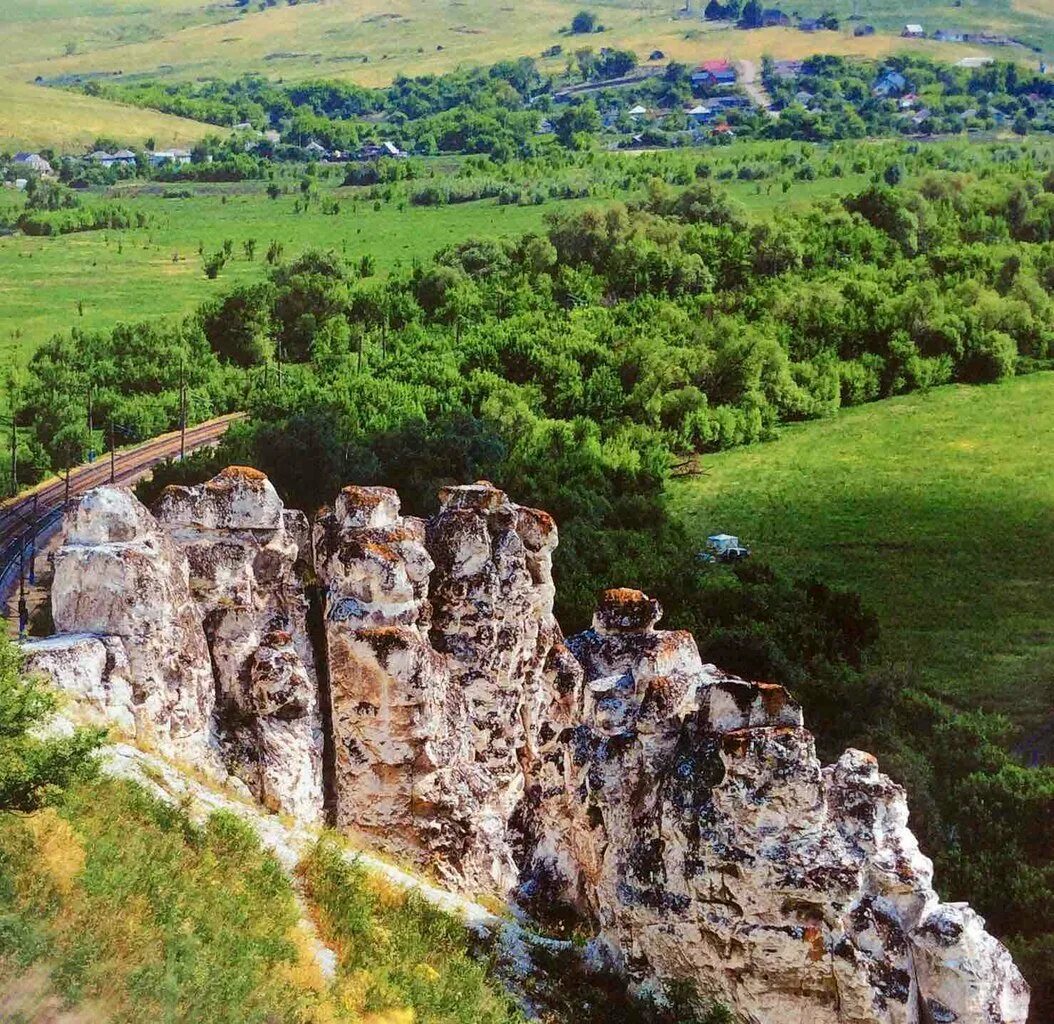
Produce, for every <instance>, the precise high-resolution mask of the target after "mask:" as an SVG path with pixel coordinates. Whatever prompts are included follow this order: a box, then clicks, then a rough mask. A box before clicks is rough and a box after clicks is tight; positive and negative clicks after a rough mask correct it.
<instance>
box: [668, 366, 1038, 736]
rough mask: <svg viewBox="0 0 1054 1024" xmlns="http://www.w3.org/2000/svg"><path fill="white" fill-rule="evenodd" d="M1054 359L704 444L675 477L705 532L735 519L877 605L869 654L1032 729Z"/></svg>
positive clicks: (886, 666)
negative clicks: (697, 466)
mask: <svg viewBox="0 0 1054 1024" xmlns="http://www.w3.org/2000/svg"><path fill="white" fill-rule="evenodd" d="M1052 447H1054V374H1050V373H1042V374H1036V375H1033V376H1030V377H1024V378H1016V379H1013V380H1010V381H1008V382H1005V383H1002V384H998V385H993V386H990V387H982V388H976V387H947V388H940V389H936V390H934V391H932V392H930V393H928V394H925V393H923V394H915V395H910V396H907V397H903V398H895V399H890V400H887V401H884V402H880V403H877V404H873V405H867V406H863V407H859V408H855V409H851V410H846V411H844V412H842V413H840V414H839V415H838V416H837V417H835V418H833V419H829V420H825V421H821V422H814V423H810V424H806V425H802V426H799V427H793V428H789V429H787V430H785V431H784V432H783V435H782V437H781V438H780V439H779V440H778V441H775V442H773V443H770V444H764V445H754V446H752V447H749V448H743V449H737V450H733V451H729V452H724V453H721V454H718V455H713V456H708V457H706V458H705V459H704V463H703V466H704V471H703V473H702V474H701V475H700V476H698V477H695V478H692V479H689V480H685V481H679V482H677V483H676V484H675V485H674V486H673V487H672V489H671V490H672V501H673V506H674V509H675V510H676V512H677V514H678V515H680V516H681V517H682V518H683V520H684V521H685V522H686V523H687V524H689V525H690V527H691V529H692V530H693V532H694V533H695V534H696V535H697V536H698V537H699V538H700V541H701V540H702V539H703V538H704V537H705V536H706V535H707V534H710V533H715V532H720V531H725V532H729V533H735V534H738V535H739V536H740V538H741V539H742V540H743V541H745V542H746V543H747V544H749V545H752V546H753V549H754V552H755V553H756V555H757V556H758V557H760V558H762V559H764V560H765V561H767V562H770V563H771V564H773V565H775V566H777V567H779V568H781V569H785V570H787V571H789V572H791V573H793V574H795V575H808V574H815V575H816V576H818V577H819V578H821V579H823V580H825V581H827V582H829V583H832V584H837V585H839V586H843V587H847V588H849V589H852V590H857V591H859V592H860V593H861V595H862V596H863V598H864V601H865V602H866V603H867V604H869V605H871V606H872V607H873V608H874V609H875V610H876V611H877V613H878V615H879V618H880V624H881V631H882V632H881V639H880V641H879V645H878V650H877V651H876V658H875V664H876V667H877V668H878V670H879V671H881V672H883V673H889V674H890V675H891V676H892V677H894V678H895V679H899V680H902V681H904V682H908V683H915V684H919V685H921V686H923V687H925V688H927V689H929V690H931V691H933V692H937V693H940V694H942V695H944V696H946V697H947V698H949V699H950V700H952V701H953V702H954V703H955V704H956V705H958V706H960V707H962V708H969V707H975V706H977V707H983V708H985V709H989V710H995V711H1001V712H1004V713H1006V714H1008V715H1010V716H1011V717H1012V718H1013V719H1015V720H1016V721H1017V722H1018V723H1020V724H1022V725H1024V726H1026V729H1030V728H1032V727H1034V726H1036V725H1038V724H1039V723H1040V722H1041V721H1043V720H1044V719H1045V718H1047V717H1049V716H1050V714H1051V709H1052V708H1054V544H1052V542H1051V538H1052V536H1054V474H1052V473H1050V472H1048V471H1047V469H1048V467H1049V460H1050V452H1051V450H1052Z"/></svg>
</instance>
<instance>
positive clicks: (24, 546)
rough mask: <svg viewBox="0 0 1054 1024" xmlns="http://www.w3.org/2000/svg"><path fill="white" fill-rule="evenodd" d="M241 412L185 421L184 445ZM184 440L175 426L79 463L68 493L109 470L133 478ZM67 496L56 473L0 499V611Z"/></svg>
mask: <svg viewBox="0 0 1054 1024" xmlns="http://www.w3.org/2000/svg"><path fill="white" fill-rule="evenodd" d="M244 417H245V414H244V413H231V414H229V415H227V416H220V417H217V418H216V419H213V420H207V421H206V422H205V423H199V424H197V425H196V426H193V427H187V429H186V439H185V445H186V450H187V451H188V452H191V451H196V450H198V449H200V448H204V447H206V446H207V445H210V444H214V443H215V442H216V441H218V440H219V439H220V438H221V437H223V435H224V434H225V433H226V432H227V430H228V429H229V428H230V426H231V424H232V423H236V422H237V421H238V420H241V419H244ZM183 443H184V442H183V439H182V438H181V434H180V431H178V430H175V431H173V432H172V433H170V434H162V435H161V436H160V437H155V438H152V439H151V440H149V441H144V442H143V443H142V444H139V445H136V446H134V447H132V448H125V449H123V450H122V451H119V452H115V453H114V456H113V459H112V464H111V459H110V458H109V457H108V456H107V457H105V458H103V459H100V460H99V461H97V462H91V463H87V464H85V465H83V466H78V467H76V468H75V469H72V470H70V473H69V481H68V488H69V491H68V497H69V498H74V497H76V496H77V495H79V494H83V493H84V492H85V491H89V490H91V489H92V488H93V487H98V486H99V485H100V484H107V483H109V482H110V480H111V475H112V479H113V481H114V482H115V483H124V484H127V483H133V482H134V481H136V480H138V479H140V478H141V477H143V476H145V475H146V474H147V473H148V472H149V471H150V470H151V469H152V468H153V467H154V466H156V465H157V464H158V463H159V462H162V461H164V460H165V459H170V458H173V457H174V456H176V455H178V454H179V453H180V449H181V446H182V445H183ZM66 499H67V479H66V478H65V477H61V478H53V479H51V480H48V481H46V482H45V483H43V484H40V485H39V486H37V487H35V488H34V489H33V490H32V491H30V492H28V493H27V494H23V495H20V496H19V497H18V498H15V499H12V500H10V501H7V502H5V503H3V504H0V615H2V614H3V609H4V607H5V606H6V604H7V602H8V601H9V600H10V598H11V596H12V594H13V592H14V590H15V588H16V587H17V585H18V582H19V578H20V571H21V567H22V566H23V565H24V564H25V562H26V559H27V558H28V557H29V555H30V554H31V553H32V551H33V549H34V547H35V545H36V544H37V543H38V542H40V541H42V540H44V539H46V538H47V536H48V535H49V534H50V532H51V531H52V529H53V528H55V527H56V526H57V525H58V523H59V522H60V520H61V518H62V512H63V510H64V509H65V507H66Z"/></svg>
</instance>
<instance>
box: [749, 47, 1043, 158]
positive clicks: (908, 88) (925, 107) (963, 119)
mask: <svg viewBox="0 0 1054 1024" xmlns="http://www.w3.org/2000/svg"><path fill="white" fill-rule="evenodd" d="M762 78H763V81H764V83H765V86H766V88H767V89H768V90H769V92H770V94H771V95H772V98H773V102H774V104H775V106H776V107H777V108H778V109H779V110H780V117H779V119H778V120H776V121H773V122H772V123H770V124H768V125H765V126H764V128H763V135H764V136H765V137H767V138H794V139H810V140H813V141H822V140H828V139H837V138H860V137H863V136H864V135H896V134H902V135H932V134H937V133H959V132H963V131H971V130H992V129H997V128H1013V129H1014V130H1015V131H1017V132H1018V133H1019V134H1022V135H1023V134H1026V133H1027V132H1029V131H1050V130H1051V129H1054V83H1052V82H1051V81H1050V76H1049V75H1044V74H1040V73H1038V72H1035V71H1030V70H1025V69H1023V68H1021V67H1020V65H1018V64H1016V63H1012V62H1010V61H999V62H995V63H992V64H990V65H988V66H985V67H980V68H962V67H956V66H953V65H949V64H942V63H938V62H936V61H932V60H929V59H927V58H925V57H921V56H917V55H909V54H902V55H899V56H896V57H890V58H888V59H887V60H885V61H884V62H882V63H875V62H872V61H854V60H849V59H847V58H845V57H833V56H827V55H817V56H813V57H809V58H808V59H806V60H805V61H804V62H803V63H802V66H801V69H800V71H798V72H797V73H794V74H789V75H788V74H781V73H780V70H779V67H778V65H777V64H776V62H775V61H772V60H768V59H766V60H765V61H764V62H763V65H762Z"/></svg>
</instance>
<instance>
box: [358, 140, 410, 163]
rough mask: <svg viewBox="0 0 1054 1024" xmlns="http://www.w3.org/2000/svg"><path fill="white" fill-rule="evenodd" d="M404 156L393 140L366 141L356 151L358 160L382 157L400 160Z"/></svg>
mask: <svg viewBox="0 0 1054 1024" xmlns="http://www.w3.org/2000/svg"><path fill="white" fill-rule="evenodd" d="M405 156H406V154H405V153H404V152H403V151H402V150H401V149H400V148H399V147H398V146H397V145H396V144H395V143H394V142H367V143H366V145H365V146H363V147H362V148H361V149H360V150H359V152H358V159H359V160H380V159H381V158H382V157H390V158H391V159H393V160H400V159H402V158H403V157H405Z"/></svg>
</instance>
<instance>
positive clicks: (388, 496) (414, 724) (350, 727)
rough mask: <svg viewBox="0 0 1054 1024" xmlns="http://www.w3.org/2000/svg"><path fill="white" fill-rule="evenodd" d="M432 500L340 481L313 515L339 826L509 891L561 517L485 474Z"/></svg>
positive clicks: (549, 639)
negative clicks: (515, 497)
mask: <svg viewBox="0 0 1054 1024" xmlns="http://www.w3.org/2000/svg"><path fill="white" fill-rule="evenodd" d="M440 503H441V508H440V511H439V513H438V514H437V515H436V516H435V517H433V519H432V520H430V521H429V522H428V523H427V524H426V523H425V522H424V521H423V520H420V519H414V518H410V517H403V516H400V514H399V507H400V506H399V499H398V496H397V495H396V494H395V492H393V491H391V490H389V489H387V488H381V487H348V488H346V489H345V490H344V491H342V492H341V494H340V495H339V497H338V498H337V501H336V502H335V504H334V508H333V509H332V510H324V512H323V513H322V514H321V515H320V516H319V518H318V520H317V522H316V526H315V565H316V569H317V572H318V575H319V578H320V579H321V580H322V581H323V583H324V584H325V586H326V591H327V598H326V609H325V620H326V640H327V648H328V658H329V669H330V686H331V693H332V705H333V730H334V745H335V749H336V769H337V785H336V790H337V822H338V824H339V825H340V826H341V827H343V828H346V829H349V830H353V831H356V832H359V833H364V834H366V835H369V836H371V837H373V838H374V839H376V840H379V841H380V842H382V843H384V845H386V846H388V847H389V848H393V847H394V848H395V849H396V850H398V851H399V852H403V853H409V854H411V855H413V856H416V857H418V858H419V859H420V858H425V859H429V860H431V861H433V862H434V863H435V864H436V866H437V867H439V868H440V870H443V869H446V870H447V871H452V872H453V873H454V876H455V877H457V878H459V879H460V880H461V881H462V882H463V883H468V884H471V885H474V886H476V887H484V888H487V889H505V890H507V889H508V888H510V887H511V886H512V885H513V884H514V883H515V879H516V867H515V863H514V860H513V856H512V848H511V838H510V833H509V822H510V819H511V818H512V816H513V813H514V811H515V810H516V808H517V806H518V805H519V803H520V801H521V798H522V793H523V782H524V768H523V762H524V761H525V760H527V759H529V758H530V756H531V753H530V732H531V724H532V722H533V720H534V719H535V718H536V717H537V715H536V706H537V704H538V702H539V701H540V699H541V694H542V673H543V670H544V667H545V664H546V659H547V657H548V653H549V650H550V648H551V647H552V645H553V643H554V641H555V639H556V638H557V637H558V630H557V628H556V623H555V620H554V619H553V617H552V597H553V588H552V576H551V550H552V548H553V547H554V546H555V540H556V538H555V527H554V525H553V523H552V520H551V519H549V517H548V516H546V515H545V514H544V513H541V512H536V511H533V510H530V509H524V508H521V507H520V506H518V505H514V504H512V503H511V502H510V501H509V500H508V498H507V497H506V496H505V495H504V494H503V493H502V492H501V491H499V490H497V489H496V488H494V487H492V486H491V485H489V484H476V485H472V486H467V487H454V488H449V489H447V490H446V491H444V493H443V494H441V495H440ZM430 583H431V592H429V584H430Z"/></svg>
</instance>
